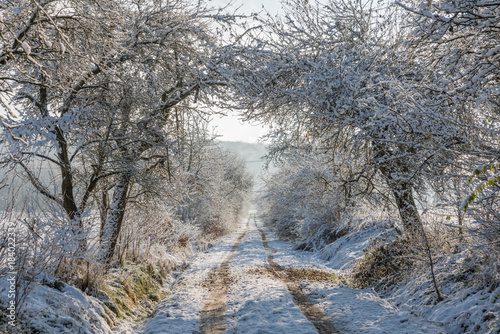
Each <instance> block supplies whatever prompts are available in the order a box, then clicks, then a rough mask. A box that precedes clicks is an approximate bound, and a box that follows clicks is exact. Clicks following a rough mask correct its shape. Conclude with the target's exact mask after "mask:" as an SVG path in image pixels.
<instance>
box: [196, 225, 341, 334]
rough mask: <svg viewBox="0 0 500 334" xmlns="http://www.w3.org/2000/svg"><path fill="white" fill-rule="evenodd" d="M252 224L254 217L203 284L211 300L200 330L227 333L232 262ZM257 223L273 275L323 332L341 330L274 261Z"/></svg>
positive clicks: (206, 308)
mask: <svg viewBox="0 0 500 334" xmlns="http://www.w3.org/2000/svg"><path fill="white" fill-rule="evenodd" d="M249 223H250V220H249V221H248V222H247V225H246V228H245V230H244V231H243V233H242V234H241V235H240V236H239V237H238V239H237V240H236V242H235V243H234V245H233V246H232V248H231V250H230V252H229V255H228V256H227V257H226V258H225V259H224V261H222V263H221V264H220V266H219V267H217V268H214V269H212V270H211V272H210V273H209V275H208V278H207V280H206V281H205V282H204V284H203V285H204V286H206V287H207V288H208V289H209V290H210V295H209V297H208V301H207V302H206V303H205V305H204V307H203V310H202V311H201V314H200V332H201V333H203V334H220V333H224V332H225V330H226V324H225V319H226V306H227V294H228V290H229V287H230V285H231V284H232V281H233V279H232V277H231V276H230V266H229V263H230V261H231V259H232V258H233V257H234V256H235V255H236V254H237V250H238V248H239V245H240V243H241V241H242V239H243V238H244V237H245V235H246V234H247V231H248V227H249ZM255 226H256V228H257V230H258V231H259V232H260V233H261V237H262V245H263V246H264V248H265V250H266V253H267V261H268V263H269V269H270V272H271V273H272V276H273V277H274V278H275V279H278V280H281V281H283V283H285V285H286V287H287V289H288V292H289V293H290V295H291V296H292V298H293V301H294V303H295V304H296V305H297V307H298V308H299V309H300V311H301V312H302V313H303V314H304V315H305V316H306V317H307V319H308V320H309V321H310V322H311V323H312V324H313V325H314V327H315V328H316V329H317V331H318V333H319V334H331V333H339V331H338V330H337V329H336V328H335V326H333V324H332V323H331V321H330V319H328V317H326V316H325V314H324V312H323V310H322V309H321V308H320V307H319V306H318V305H316V304H314V303H313V302H312V301H311V299H310V298H309V297H308V296H307V293H306V292H305V291H304V290H303V289H302V288H301V287H300V285H299V284H298V283H297V282H296V281H294V280H293V279H291V278H290V277H289V275H287V272H286V268H283V267H281V266H280V265H279V264H277V263H276V261H274V254H275V253H276V250H275V249H274V248H272V247H270V246H269V244H268V242H267V240H266V234H265V232H264V231H263V230H262V229H260V228H259V227H258V226H257V223H256V222H255Z"/></svg>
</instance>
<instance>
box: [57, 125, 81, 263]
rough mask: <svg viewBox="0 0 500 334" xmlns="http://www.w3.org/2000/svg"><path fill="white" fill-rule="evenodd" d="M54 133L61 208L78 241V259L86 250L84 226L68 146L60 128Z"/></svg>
mask: <svg viewBox="0 0 500 334" xmlns="http://www.w3.org/2000/svg"><path fill="white" fill-rule="evenodd" d="M54 132H55V134H56V139H57V143H58V146H59V151H58V153H57V155H58V158H59V162H60V164H61V178H62V181H61V193H62V203H63V208H64V211H66V214H67V215H68V217H69V219H70V221H71V225H72V231H73V233H74V234H75V237H76V239H77V241H78V248H77V251H76V254H75V256H77V257H80V256H83V254H84V253H85V251H86V250H87V237H86V235H85V234H84V233H83V232H84V226H83V221H82V217H81V212H80V211H79V210H78V206H77V204H76V201H75V196H74V190H73V174H72V171H71V162H70V160H69V154H68V144H67V142H66V138H64V134H63V132H62V130H61V128H59V127H58V126H56V128H55V131H54Z"/></svg>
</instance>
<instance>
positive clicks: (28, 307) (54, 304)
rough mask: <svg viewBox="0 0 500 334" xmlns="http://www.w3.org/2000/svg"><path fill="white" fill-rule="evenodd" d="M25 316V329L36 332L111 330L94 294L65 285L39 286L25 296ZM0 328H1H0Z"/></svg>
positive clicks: (91, 333)
mask: <svg viewBox="0 0 500 334" xmlns="http://www.w3.org/2000/svg"><path fill="white" fill-rule="evenodd" d="M5 288H6V285H5V280H4V279H2V280H1V282H0V293H1V294H2V296H3V295H4V294H3V291H4V290H5ZM23 309H24V311H23V312H24V318H26V319H29V320H28V329H29V330H30V331H32V332H36V333H82V334H94V333H111V328H110V327H109V325H108V323H107V321H106V312H105V311H104V309H103V307H102V306H101V304H100V303H99V302H98V301H97V300H96V299H95V298H93V297H89V296H86V295H85V294H83V293H82V292H81V291H80V290H78V289H76V288H74V287H71V286H67V285H65V286H64V287H62V288H61V289H60V290H58V289H56V288H53V287H50V286H47V285H43V284H41V285H38V286H36V287H34V289H33V291H32V292H31V293H30V294H29V295H28V296H27V298H26V301H25V304H24V306H23ZM0 330H1V328H0Z"/></svg>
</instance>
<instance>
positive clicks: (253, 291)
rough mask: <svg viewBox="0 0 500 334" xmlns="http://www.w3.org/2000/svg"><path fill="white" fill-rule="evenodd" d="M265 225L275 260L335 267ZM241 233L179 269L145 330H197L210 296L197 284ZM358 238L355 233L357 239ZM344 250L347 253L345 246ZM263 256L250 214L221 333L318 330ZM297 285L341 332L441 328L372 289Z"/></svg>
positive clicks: (235, 262)
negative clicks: (173, 287) (174, 285)
mask: <svg viewBox="0 0 500 334" xmlns="http://www.w3.org/2000/svg"><path fill="white" fill-rule="evenodd" d="M258 224H260V222H258ZM263 230H264V231H265V233H266V238H267V241H268V244H269V246H270V247H271V248H274V249H276V254H274V259H275V261H276V262H277V263H278V264H280V265H282V266H286V267H292V268H312V267H314V268H320V269H323V270H326V271H330V272H338V271H334V270H332V269H330V268H329V266H330V264H329V262H328V261H325V260H324V259H321V258H320V257H319V256H318V254H315V253H311V252H305V251H298V250H294V249H293V246H292V244H290V243H288V242H283V241H279V240H277V238H276V236H274V235H273V234H272V233H271V232H270V231H269V230H267V229H265V228H263ZM241 233H242V231H241V230H240V231H239V232H236V233H234V234H232V235H231V236H230V237H228V238H225V239H224V240H222V241H221V242H220V243H219V244H217V245H216V246H214V247H213V248H212V249H210V250H209V251H208V252H206V253H204V254H201V256H200V257H198V258H197V259H196V260H195V261H194V262H193V263H192V265H191V267H190V269H189V270H188V271H186V272H185V273H184V274H183V276H182V277H183V278H184V279H183V280H182V281H181V283H177V286H178V287H177V288H176V290H175V291H174V293H173V294H172V295H171V296H170V297H169V298H167V300H165V301H163V302H162V305H161V306H160V308H159V309H158V311H157V313H156V315H155V316H154V317H153V319H152V320H150V321H149V322H148V323H147V324H146V325H145V333H148V334H153V333H179V334H182V333H197V332H198V328H199V324H200V322H199V315H200V312H201V310H202V308H203V305H204V302H206V298H207V297H208V295H209V294H208V289H206V288H203V287H201V285H200V283H201V282H202V281H203V279H204V278H205V277H206V276H207V274H208V271H209V269H211V268H215V267H216V266H217V265H218V264H220V263H221V262H222V260H223V259H224V258H226V257H227V255H228V253H229V251H230V248H231V246H232V245H233V244H234V241H235V240H236V238H237V237H238V236H239V235H241ZM378 233H379V234H380V231H378ZM364 235H365V236H367V235H370V236H373V235H377V233H375V232H374V231H373V230H371V232H365V233H364ZM360 239H361V238H360V237H358V239H356V240H358V241H359V240H360ZM363 242H367V241H366V240H365V241H363ZM350 246H352V244H350ZM357 247H361V246H360V245H358V246H357ZM352 249H356V248H352ZM343 254H348V252H347V251H344V252H343ZM267 255H268V254H267V252H266V250H265V249H264V247H263V244H262V241H261V234H260V232H259V231H258V230H257V228H256V227H255V225H254V224H253V219H252V221H251V224H250V225H249V230H248V232H247V234H246V235H245V237H244V238H243V239H242V240H241V243H240V245H239V248H238V250H237V251H236V254H235V256H234V257H233V258H232V260H231V262H230V276H231V278H232V284H231V285H230V287H229V291H228V295H227V304H226V320H225V324H226V331H225V333H228V334H236V333H261V334H263V333H317V331H316V329H315V327H314V326H313V324H312V323H311V322H310V321H309V320H308V319H307V318H306V317H305V316H304V315H303V314H302V312H301V311H300V309H299V308H298V307H297V305H295V303H294V301H293V299H292V297H291V295H290V293H289V292H288V290H287V287H286V284H285V283H284V282H282V281H281V280H278V279H276V278H275V277H272V275H266V274H265V273H259V272H258V269H259V268H262V267H264V266H268V265H269V264H268V263H267ZM347 258H350V257H349V256H347ZM338 261H340V260H338ZM252 270H253V271H252ZM301 285H302V286H303V287H304V288H305V289H307V290H309V291H311V297H312V298H313V299H314V300H315V301H316V302H317V303H318V304H319V305H321V306H322V307H323V308H324V309H325V310H326V314H327V315H328V316H329V317H330V318H331V319H332V320H333V324H334V325H335V326H336V327H337V328H339V330H340V331H341V332H347V333H445V331H444V329H443V327H442V326H441V325H440V324H439V323H436V322H432V321H428V320H425V319H423V318H418V317H415V316H413V315H411V314H410V313H409V312H405V311H402V310H400V309H398V308H397V307H396V306H395V305H394V304H392V303H390V302H389V301H387V300H384V299H382V298H380V297H379V296H378V295H377V294H376V293H375V292H374V291H372V290H369V289H363V290H356V289H351V288H348V287H345V286H342V285H337V284H333V285H331V284H326V283H318V282H306V281H303V282H301Z"/></svg>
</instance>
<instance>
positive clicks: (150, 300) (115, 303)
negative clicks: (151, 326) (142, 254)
mask: <svg viewBox="0 0 500 334" xmlns="http://www.w3.org/2000/svg"><path fill="white" fill-rule="evenodd" d="M166 275H168V270H165V269H164V268H156V267H155V266H154V265H151V264H148V265H144V266H138V265H134V264H127V265H126V266H124V267H122V268H119V269H118V270H115V271H113V272H112V273H110V274H109V277H108V279H107V280H106V282H105V284H104V286H103V287H102V289H101V291H99V297H100V299H101V300H102V301H103V303H104V305H106V307H107V308H108V309H109V310H110V311H111V312H113V313H114V314H115V315H116V317H117V318H121V319H123V318H133V319H140V318H144V317H146V316H148V315H150V314H151V312H152V311H153V307H154V304H156V303H158V302H159V301H160V300H161V299H162V298H163V297H165V295H166V292H165V291H163V289H162V286H163V280H164V278H165V277H166Z"/></svg>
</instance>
